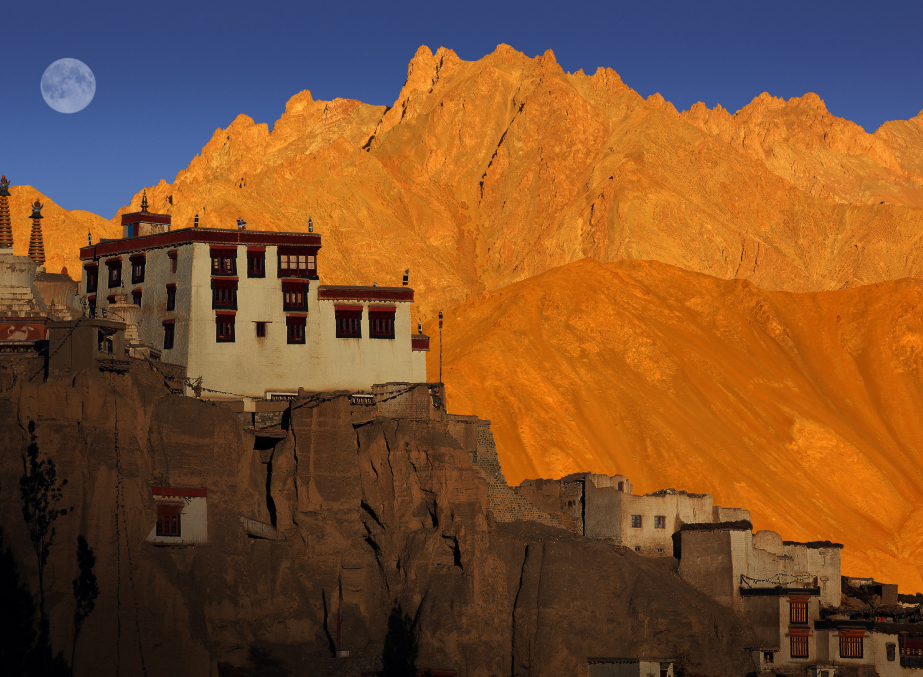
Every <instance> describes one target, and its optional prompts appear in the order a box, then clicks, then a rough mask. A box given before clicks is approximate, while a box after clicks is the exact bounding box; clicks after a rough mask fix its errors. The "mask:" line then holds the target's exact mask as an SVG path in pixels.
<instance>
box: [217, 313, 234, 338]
mask: <svg viewBox="0 0 923 677" xmlns="http://www.w3.org/2000/svg"><path fill="white" fill-rule="evenodd" d="M215 332H216V333H215V340H216V341H217V342H218V343H234V315H232V314H230V313H217V314H216V315H215Z"/></svg>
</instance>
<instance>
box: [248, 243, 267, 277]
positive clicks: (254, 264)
mask: <svg viewBox="0 0 923 677" xmlns="http://www.w3.org/2000/svg"><path fill="white" fill-rule="evenodd" d="M247 277H266V247H247Z"/></svg>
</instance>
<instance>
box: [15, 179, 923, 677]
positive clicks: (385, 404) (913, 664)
mask: <svg viewBox="0 0 923 677" xmlns="http://www.w3.org/2000/svg"><path fill="white" fill-rule="evenodd" d="M8 185H9V184H8V182H7V181H6V179H5V177H4V179H3V181H2V182H0V366H2V368H3V370H5V371H6V372H8V373H11V374H12V375H13V382H14V383H15V380H16V379H23V380H30V379H35V378H38V379H39V380H41V379H47V378H49V376H51V375H54V374H55V373H77V372H79V371H81V370H86V369H89V370H92V371H95V370H100V371H103V372H110V373H126V372H129V371H131V370H132V369H148V370H153V371H155V372H156V373H158V374H160V375H161V376H163V378H164V380H165V381H166V382H168V383H169V384H170V387H171V388H172V390H173V392H174V395H175V396H176V397H199V398H203V399H210V400H212V401H213V402H214V403H215V405H216V406H221V407H229V408H231V409H232V410H233V411H234V413H235V415H236V416H237V419H238V421H239V423H240V427H241V429H242V430H244V431H246V432H247V433H248V434H249V435H251V436H252V438H253V439H254V440H255V442H254V445H255V446H254V449H257V450H259V452H260V455H261V458H262V459H263V460H262V462H263V464H264V465H266V466H267V470H266V471H265V472H266V473H267V474H271V466H270V465H269V464H270V463H271V458H272V454H273V450H274V449H275V448H276V446H277V445H278V444H279V443H280V441H281V440H283V439H285V437H286V435H287V432H286V426H287V425H288V424H287V422H286V421H287V418H286V413H287V412H290V411H291V408H292V407H295V406H303V405H304V403H305V402H309V401H314V400H317V399H318V398H321V399H323V398H337V397H339V398H346V399H347V400H348V403H349V411H350V415H351V416H352V423H353V425H355V426H361V425H363V424H364V423H367V422H369V421H373V420H377V419H381V418H389V419H394V420H398V421H400V420H402V419H409V420H413V421H417V422H431V423H432V424H433V425H437V424H438V426H439V430H440V431H442V432H440V434H445V435H446V436H448V437H451V438H452V439H453V440H455V442H456V443H457V444H458V445H459V446H460V447H461V448H463V449H464V450H465V451H466V452H467V454H468V458H469V459H470V462H471V464H472V466H474V467H475V468H476V469H477V471H478V473H479V477H480V478H481V479H482V480H483V482H484V483H485V484H486V487H487V496H488V507H489V513H488V514H489V517H488V520H490V521H494V522H516V521H526V522H539V523H541V524H544V525H547V526H551V527H555V528H558V529H562V530H566V531H568V532H570V533H572V534H576V535H578V536H580V537H582V538H586V539H601V540H605V541H608V542H610V543H611V544H613V545H614V546H616V547H618V548H622V549H624V550H625V551H627V552H628V553H629V554H630V556H631V557H644V558H664V560H670V561H675V562H677V563H678V565H677V569H676V571H677V573H678V575H679V576H680V577H681V578H682V579H683V580H684V581H685V582H686V583H688V585H690V586H692V587H693V588H695V589H696V590H698V591H700V592H701V593H703V594H705V595H707V596H708V597H710V598H711V599H713V600H714V601H716V602H717V603H719V604H721V605H723V606H724V607H725V608H726V609H727V612H728V613H729V614H734V615H736V617H737V618H738V619H739V620H740V622H741V623H742V624H744V625H746V626H748V627H750V628H751V629H752V630H753V633H754V636H755V637H756V638H757V640H756V643H755V644H754V645H753V646H752V647H749V648H748V652H749V655H750V659H752V664H753V671H754V672H755V673H765V674H792V675H794V674H799V675H810V676H811V677H834V676H835V675H840V674H842V675H844V676H845V675H847V674H860V673H859V672H856V671H857V670H859V669H864V670H867V671H869V672H868V674H874V673H877V674H879V675H887V676H893V677H898V676H900V675H921V676H923V617H921V605H920V599H921V598H920V597H911V596H908V595H899V594H898V590H897V587H896V586H894V585H888V584H884V583H880V582H876V581H873V580H871V579H860V578H849V577H844V576H843V575H842V572H841V570H840V551H841V549H842V547H843V546H841V545H839V544H837V543H831V542H828V541H822V542H812V543H796V542H790V541H784V540H783V539H782V537H781V536H780V535H779V534H776V533H774V532H769V531H757V532H755V533H754V532H753V529H752V524H751V522H750V518H751V515H750V513H749V511H748V510H745V509H742V508H734V507H721V506H716V505H714V504H713V501H712V497H711V496H708V495H704V494H692V493H687V492H685V491H678V490H674V489H665V490H662V491H659V492H656V493H652V494H647V495H636V494H634V493H633V488H632V484H631V482H630V480H629V478H627V477H625V476H623V475H614V476H607V475H599V474H593V473H578V474H572V475H568V476H566V477H563V478H560V479H551V480H543V479H534V480H526V481H524V482H522V483H521V484H520V485H519V486H516V487H510V486H508V485H507V483H506V479H505V477H504V475H503V472H502V470H501V468H500V462H499V458H498V455H497V451H496V447H495V445H494V439H493V435H492V433H491V429H490V422H489V421H483V420H479V419H477V418H476V417H474V416H463V415H453V414H449V413H448V412H447V405H446V400H445V393H444V389H443V387H442V384H441V383H429V382H428V381H427V374H426V362H425V357H426V351H428V350H429V338H428V337H426V336H424V335H423V334H422V331H421V330H420V329H419V327H418V329H417V332H416V333H414V332H413V331H412V327H411V312H410V305H411V304H412V303H413V302H414V291H413V289H411V288H410V287H409V286H408V282H409V281H408V279H407V275H405V276H404V279H403V284H402V285H401V286H393V287H378V286H372V287H359V286H330V285H322V284H320V278H321V276H320V271H321V270H322V266H321V265H320V264H319V256H320V251H321V235H320V234H318V233H315V232H314V229H313V223H311V222H310V221H309V228H308V232H306V233H279V232H267V231H251V230H247V229H246V227H245V225H243V224H241V227H240V228H238V229H237V230H221V229H209V228H198V227H193V228H185V229H178V230H173V229H172V228H171V223H170V216H169V215H165V214H152V213H150V212H148V210H147V202H146V198H145V200H144V202H142V209H141V211H140V212H136V213H132V214H125V215H124V216H123V217H122V226H123V237H122V238H120V239H115V240H103V241H100V242H98V243H92V242H90V243H88V245H87V246H86V247H84V248H82V249H81V250H80V258H81V260H82V261H83V270H82V278H81V281H80V283H79V288H78V285H77V283H75V282H73V281H71V280H70V278H69V277H68V276H67V275H64V274H49V273H47V272H46V271H45V270H44V268H43V263H44V253H43V248H42V233H41V225H40V224H41V221H40V219H41V205H40V204H38V203H36V204H35V205H33V210H34V211H33V214H32V215H31V217H29V218H32V219H33V224H34V226H33V234H32V241H31V242H30V251H29V256H28V257H19V256H15V255H13V253H12V245H13V241H12V231H11V228H10V219H11V215H10V213H9V207H8V200H7V198H8V196H9V192H8V191H7V187H8ZM14 216H15V218H26V217H27V215H14ZM35 365H39V368H38V369H37V370H35V371H33V368H34V367H35ZM312 398H313V399H312ZM479 481H480V480H479ZM149 488H150V499H151V505H153V506H154V509H153V510H152V512H151V514H150V515H149V518H150V524H151V531H150V535H149V536H148V539H147V544H148V546H149V547H155V546H156V547H160V548H171V547H184V548H190V547H197V546H200V545H204V544H207V543H208V542H209V521H210V520H213V519H216V516H215V514H214V511H212V512H210V511H209V487H208V486H207V482H206V483H205V484H204V485H202V486H169V485H168V484H166V483H164V482H157V481H153V480H152V481H151V482H150V487H149ZM223 505H225V506H226V505H227V503H225V504H223ZM231 517H233V518H234V519H235V520H236V519H237V516H231ZM239 523H240V529H241V530H243V531H245V532H246V533H247V534H248V535H249V536H250V537H252V538H257V539H266V540H270V541H272V540H280V539H282V538H283V535H282V534H280V532H279V531H278V530H277V525H276V524H275V523H274V519H271V518H268V517H267V518H265V520H257V519H253V518H248V517H244V516H240V517H239ZM577 566H579V563H578V564H577ZM677 660H678V658H677V657H676V656H656V657H651V656H646V657H645V656H609V657H607V656H587V657H586V661H587V670H588V672H589V675H591V677H616V676H618V677H622V676H626V675H638V676H639V677H641V676H642V675H643V676H646V675H654V676H655V677H657V676H658V675H659V677H672V675H674V669H675V665H676V663H677ZM448 672H451V673H452V674H454V672H452V671H448Z"/></svg>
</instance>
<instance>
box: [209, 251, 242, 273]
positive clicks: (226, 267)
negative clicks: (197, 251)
mask: <svg viewBox="0 0 923 677" xmlns="http://www.w3.org/2000/svg"><path fill="white" fill-rule="evenodd" d="M212 275H237V254H236V252H230V251H221V252H215V251H213V252H212Z"/></svg>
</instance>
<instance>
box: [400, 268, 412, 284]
mask: <svg viewBox="0 0 923 677" xmlns="http://www.w3.org/2000/svg"><path fill="white" fill-rule="evenodd" d="M408 284H410V268H408V269H407V270H405V271H404V284H403V285H402V286H404V287H406V286H407V285H408Z"/></svg>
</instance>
